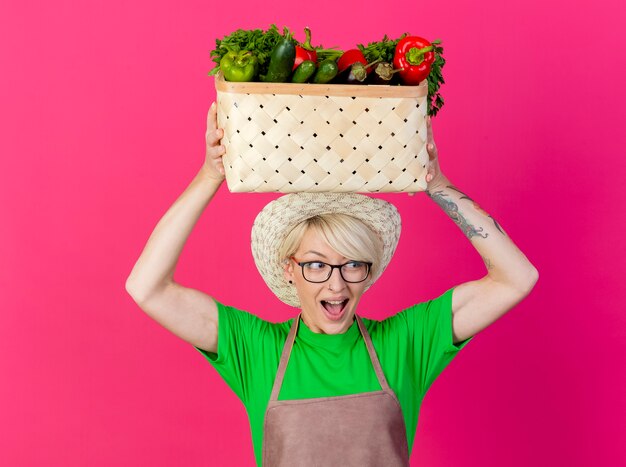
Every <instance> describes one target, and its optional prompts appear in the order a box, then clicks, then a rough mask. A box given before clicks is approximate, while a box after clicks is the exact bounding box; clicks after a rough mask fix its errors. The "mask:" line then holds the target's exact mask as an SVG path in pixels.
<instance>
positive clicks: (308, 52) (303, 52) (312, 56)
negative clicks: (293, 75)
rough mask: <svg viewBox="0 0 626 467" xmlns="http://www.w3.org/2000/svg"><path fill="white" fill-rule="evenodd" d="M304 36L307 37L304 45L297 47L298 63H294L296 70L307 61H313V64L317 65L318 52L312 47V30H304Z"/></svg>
mask: <svg viewBox="0 0 626 467" xmlns="http://www.w3.org/2000/svg"><path fill="white" fill-rule="evenodd" d="M304 34H305V35H306V40H305V41H304V43H303V44H302V45H296V61H295V62H294V63H293V69H294V70H295V69H296V68H298V65H300V64H301V63H302V62H304V61H306V60H311V61H313V63H317V52H316V51H315V49H314V48H313V46H312V45H311V30H310V29H309V28H304ZM292 71H293V70H292Z"/></svg>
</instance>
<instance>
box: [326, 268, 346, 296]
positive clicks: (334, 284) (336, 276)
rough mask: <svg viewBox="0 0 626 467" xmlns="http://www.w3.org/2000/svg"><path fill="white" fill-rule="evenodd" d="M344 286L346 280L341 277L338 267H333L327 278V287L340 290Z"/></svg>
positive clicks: (335, 290)
mask: <svg viewBox="0 0 626 467" xmlns="http://www.w3.org/2000/svg"><path fill="white" fill-rule="evenodd" d="M345 286H346V282H345V281H344V280H343V277H341V271H340V270H339V268H334V269H333V271H332V272H331V273H330V277H329V278H328V288H329V289H330V290H332V291H334V292H337V291H339V290H342V289H343V288H344V287H345Z"/></svg>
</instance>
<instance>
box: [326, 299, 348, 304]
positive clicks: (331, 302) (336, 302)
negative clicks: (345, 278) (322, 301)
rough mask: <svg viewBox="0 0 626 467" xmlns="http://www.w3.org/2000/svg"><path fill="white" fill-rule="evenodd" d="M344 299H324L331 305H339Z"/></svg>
mask: <svg viewBox="0 0 626 467" xmlns="http://www.w3.org/2000/svg"><path fill="white" fill-rule="evenodd" d="M343 302H344V301H343V300H337V301H334V302H333V301H330V300H326V303H330V304H331V305H341V304H342V303H343Z"/></svg>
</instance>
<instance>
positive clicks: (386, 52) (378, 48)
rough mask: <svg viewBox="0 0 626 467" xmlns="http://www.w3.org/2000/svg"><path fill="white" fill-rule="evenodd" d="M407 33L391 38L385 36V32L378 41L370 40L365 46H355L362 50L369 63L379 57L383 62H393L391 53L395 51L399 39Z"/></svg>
mask: <svg viewBox="0 0 626 467" xmlns="http://www.w3.org/2000/svg"><path fill="white" fill-rule="evenodd" d="M408 35H409V33H408V32H405V33H404V34H402V35H401V36H400V37H399V38H397V39H395V40H391V39H389V38H388V37H387V34H385V37H383V38H382V40H380V41H378V42H370V43H369V44H367V47H365V46H364V45H363V44H357V47H358V49H359V50H360V51H361V52H363V55H365V59H366V60H367V63H371V62H373V61H374V60H378V59H379V58H382V61H383V62H389V63H393V55H394V53H395V51H396V45H397V44H398V42H400V39H404V38H405V37H406V36H408Z"/></svg>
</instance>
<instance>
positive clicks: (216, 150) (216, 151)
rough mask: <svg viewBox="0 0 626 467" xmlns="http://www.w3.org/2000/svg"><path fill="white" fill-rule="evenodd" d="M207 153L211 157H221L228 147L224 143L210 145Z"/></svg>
mask: <svg viewBox="0 0 626 467" xmlns="http://www.w3.org/2000/svg"><path fill="white" fill-rule="evenodd" d="M207 153H208V154H209V156H210V157H211V159H221V157H222V156H223V155H224V154H225V153H226V148H225V147H224V145H223V144H218V145H215V146H212V147H210V148H209V149H208V150H207Z"/></svg>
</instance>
